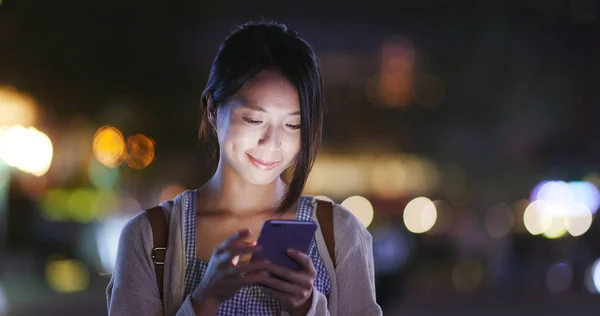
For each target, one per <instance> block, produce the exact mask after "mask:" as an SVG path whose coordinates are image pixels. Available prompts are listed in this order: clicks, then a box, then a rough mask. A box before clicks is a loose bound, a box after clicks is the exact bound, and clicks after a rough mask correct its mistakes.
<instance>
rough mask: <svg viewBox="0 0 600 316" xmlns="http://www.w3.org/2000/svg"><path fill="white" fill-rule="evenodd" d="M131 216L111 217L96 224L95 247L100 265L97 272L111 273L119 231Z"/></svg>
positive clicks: (117, 245)
mask: <svg viewBox="0 0 600 316" xmlns="http://www.w3.org/2000/svg"><path fill="white" fill-rule="evenodd" d="M130 219H131V218H130V217H128V216H118V217H112V218H109V219H107V220H105V221H104V222H102V223H99V224H98V227H97V229H96V247H97V249H98V258H99V259H100V264H101V266H100V267H99V273H100V274H102V275H105V274H112V273H113V271H114V268H115V261H116V260H117V249H118V247H119V238H120V236H121V231H122V230H123V228H124V227H125V225H126V224H127V222H129V220H130Z"/></svg>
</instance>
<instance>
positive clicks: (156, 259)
mask: <svg viewBox="0 0 600 316" xmlns="http://www.w3.org/2000/svg"><path fill="white" fill-rule="evenodd" d="M146 214H147V215H148V217H149V219H150V226H151V227H152V240H153V243H154V246H153V247H154V248H153V249H152V253H151V254H150V256H151V257H152V262H153V263H154V272H156V283H157V285H158V292H159V293H160V300H161V301H162V300H163V276H164V270H165V257H166V254H167V241H168V238H169V226H168V225H167V219H166V217H165V213H164V211H163V209H162V207H160V206H156V207H153V208H151V209H147V210H146Z"/></svg>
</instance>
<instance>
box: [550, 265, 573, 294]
mask: <svg viewBox="0 0 600 316" xmlns="http://www.w3.org/2000/svg"><path fill="white" fill-rule="evenodd" d="M572 281H573V268H572V267H571V265H569V264H568V263H566V262H560V263H556V264H553V265H551V266H550V267H549V268H548V271H547V272H546V286H547V287H548V290H549V291H550V292H552V293H560V292H564V291H566V290H568V289H569V287H570V286H571V282H572Z"/></svg>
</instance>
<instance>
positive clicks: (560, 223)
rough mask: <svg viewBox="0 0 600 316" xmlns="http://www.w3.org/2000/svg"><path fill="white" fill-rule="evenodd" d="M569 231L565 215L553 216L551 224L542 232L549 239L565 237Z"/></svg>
mask: <svg viewBox="0 0 600 316" xmlns="http://www.w3.org/2000/svg"><path fill="white" fill-rule="evenodd" d="M566 233H567V227H565V217H559V216H553V217H552V220H551V221H550V226H549V227H548V228H547V229H546V230H545V231H544V232H543V233H542V235H543V236H544V237H546V238H549V239H557V238H560V237H563V236H564V235H566Z"/></svg>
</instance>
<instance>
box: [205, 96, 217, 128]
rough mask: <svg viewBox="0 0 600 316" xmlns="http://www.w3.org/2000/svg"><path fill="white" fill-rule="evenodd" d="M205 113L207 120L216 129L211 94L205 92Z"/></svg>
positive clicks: (215, 116)
mask: <svg viewBox="0 0 600 316" xmlns="http://www.w3.org/2000/svg"><path fill="white" fill-rule="evenodd" d="M204 102H205V104H204V105H205V106H206V115H207V116H208V122H209V123H210V125H212V127H213V128H214V129H215V130H217V115H216V113H217V112H216V109H215V104H214V102H213V98H212V95H211V94H207V95H206V97H205V100H204Z"/></svg>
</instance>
